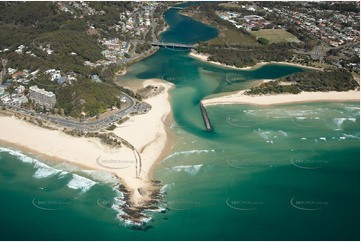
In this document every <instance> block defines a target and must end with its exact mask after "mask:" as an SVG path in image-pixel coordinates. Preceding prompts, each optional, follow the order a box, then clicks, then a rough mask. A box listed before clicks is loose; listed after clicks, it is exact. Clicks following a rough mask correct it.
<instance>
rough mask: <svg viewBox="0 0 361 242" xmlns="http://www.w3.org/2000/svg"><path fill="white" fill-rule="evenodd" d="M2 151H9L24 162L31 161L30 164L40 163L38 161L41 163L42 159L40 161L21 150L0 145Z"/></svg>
mask: <svg viewBox="0 0 361 242" xmlns="http://www.w3.org/2000/svg"><path fill="white" fill-rule="evenodd" d="M0 152H6V153H9V154H10V155H12V156H16V157H17V158H18V159H19V160H21V161H22V162H24V163H30V164H35V163H38V162H39V163H40V161H38V160H36V159H34V158H31V157H29V156H26V155H24V154H23V153H21V152H20V151H16V150H11V149H8V148H2V147H0Z"/></svg>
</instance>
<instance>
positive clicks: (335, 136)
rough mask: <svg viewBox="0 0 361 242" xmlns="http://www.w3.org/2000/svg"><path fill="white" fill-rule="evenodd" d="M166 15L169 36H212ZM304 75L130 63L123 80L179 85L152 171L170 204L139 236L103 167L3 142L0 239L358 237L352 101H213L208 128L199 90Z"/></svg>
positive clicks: (174, 61) (193, 63)
mask: <svg viewBox="0 0 361 242" xmlns="http://www.w3.org/2000/svg"><path fill="white" fill-rule="evenodd" d="M165 19H166V21H167V22H168V23H169V24H170V25H171V28H170V29H169V31H167V32H165V33H164V34H163V38H164V39H165V40H167V41H177V40H179V41H180V42H185V43H194V42H196V41H198V40H206V39H208V38H213V37H214V36H215V34H216V33H217V32H216V30H215V29H212V28H210V27H208V26H205V25H203V24H201V23H197V22H195V21H193V20H192V19H190V18H187V17H182V16H180V15H178V13H177V11H176V10H169V11H168V12H167V13H166V15H165ZM195 23H196V24H197V25H196V28H197V29H196V31H195V32H196V34H197V35H191V33H192V31H194V29H192V28H193V26H194V24H195ZM182 33H187V34H182ZM300 71H304V70H303V69H301V68H298V67H292V66H285V65H267V66H264V67H262V68H259V69H257V70H253V71H237V70H232V69H228V68H221V67H217V66H214V65H210V64H207V63H203V62H200V61H198V60H195V59H192V58H190V57H188V53H187V52H185V51H173V50H168V49H161V50H160V51H158V52H157V53H156V54H155V55H153V56H151V57H149V58H147V59H145V60H143V61H141V62H139V63H137V64H135V65H132V66H131V67H130V68H129V70H128V74H127V75H126V76H124V77H122V78H121V80H120V81H119V82H124V83H132V82H139V81H142V80H144V79H147V78H162V79H164V80H166V81H169V82H172V83H174V84H175V88H173V89H172V90H171V92H170V94H171V104H172V111H173V118H174V120H175V122H173V121H172V120H165V121H164V122H165V124H166V126H167V128H168V130H169V131H170V132H171V133H172V134H173V135H174V136H175V137H176V143H175V145H174V147H173V149H172V152H171V154H170V155H169V156H168V157H167V158H166V159H164V160H163V161H161V162H160V164H159V166H158V167H157V169H156V171H155V174H154V177H155V179H158V180H161V181H162V183H163V184H165V186H164V187H163V188H162V189H163V191H164V192H165V193H166V196H165V202H166V203H167V205H166V206H167V207H168V209H169V210H167V212H166V213H153V214H152V217H153V220H152V221H150V222H149V223H148V228H147V230H146V231H139V230H135V229H132V228H131V227H129V226H125V225H124V224H122V223H120V222H119V221H118V220H116V218H115V217H116V213H117V211H114V210H113V209H111V205H112V204H113V203H116V202H117V201H115V200H114V197H116V196H119V194H118V195H117V194H116V192H115V191H114V190H113V189H112V187H111V186H110V185H107V184H104V183H101V182H95V181H96V180H97V179H95V177H99V174H98V176H96V174H93V175H91V174H89V173H87V172H86V171H85V172H84V171H74V172H72V173H66V172H62V170H64V167H62V166H57V167H55V168H57V169H58V170H54V169H52V168H50V167H44V166H43V165H41V163H39V162H38V161H37V160H34V159H31V158H29V157H28V156H25V155H22V154H20V153H15V152H12V151H10V150H7V149H1V150H0V194H1V199H0V213H1V215H2V216H0V222H1V224H2V226H1V229H0V239H1V240H358V239H359V214H360V211H359V204H360V201H359V195H360V194H359V190H360V187H359V178H360V176H359V170H360V165H359V164H360V158H359V154H360V128H359V124H360V105H359V103H354V102H349V103H307V104H287V105H275V106H267V107H260V106H252V105H220V106H212V107H207V111H208V114H209V117H210V119H211V122H212V126H213V128H214V130H213V132H211V133H209V132H205V131H204V124H203V120H202V117H201V116H200V111H199V106H198V103H199V101H200V100H201V99H203V98H204V97H206V96H208V95H216V94H217V93H219V92H229V91H235V90H240V89H244V88H247V87H249V86H251V85H254V84H256V83H258V82H257V80H259V79H267V78H277V77H282V76H286V75H289V74H291V73H295V72H300ZM30 155H31V154H30ZM34 158H37V157H34ZM67 170H69V168H68V169H67ZM74 174H78V175H79V176H76V175H74Z"/></svg>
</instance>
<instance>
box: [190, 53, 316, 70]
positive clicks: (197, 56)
mask: <svg viewBox="0 0 361 242" xmlns="http://www.w3.org/2000/svg"><path fill="white" fill-rule="evenodd" d="M189 56H191V57H193V58H195V59H198V60H201V61H205V62H208V63H211V64H213V65H217V66H222V67H227V68H231V69H236V70H255V69H258V68H260V67H262V66H264V65H268V64H282V65H291V66H298V67H302V68H307V69H312V70H317V71H323V68H317V67H312V66H304V65H301V64H297V63H289V62H282V61H281V62H276V61H270V62H259V63H257V64H256V65H254V66H246V67H236V66H229V65H226V64H223V63H220V62H216V61H209V60H208V57H209V56H208V55H205V54H200V53H194V51H191V52H189Z"/></svg>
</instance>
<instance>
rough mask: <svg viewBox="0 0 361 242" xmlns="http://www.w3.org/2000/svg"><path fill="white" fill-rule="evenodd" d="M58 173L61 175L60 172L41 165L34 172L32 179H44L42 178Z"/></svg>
mask: <svg viewBox="0 0 361 242" xmlns="http://www.w3.org/2000/svg"><path fill="white" fill-rule="evenodd" d="M59 173H61V170H58V169H55V168H52V167H49V166H47V165H42V166H40V167H39V168H38V169H37V170H36V172H35V174H34V175H33V177H34V178H37V179H44V178H48V177H52V176H55V175H57V174H59Z"/></svg>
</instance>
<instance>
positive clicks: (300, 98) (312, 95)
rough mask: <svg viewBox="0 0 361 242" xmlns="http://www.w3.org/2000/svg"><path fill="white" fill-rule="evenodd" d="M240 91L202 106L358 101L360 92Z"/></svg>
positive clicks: (206, 102) (204, 103)
mask: <svg viewBox="0 0 361 242" xmlns="http://www.w3.org/2000/svg"><path fill="white" fill-rule="evenodd" d="M245 91H246V90H242V91H239V92H236V93H233V94H229V95H225V96H222V97H215V98H211V99H205V100H203V101H202V103H203V105H205V106H210V105H218V104H255V105H272V104H284V103H297V102H318V101H359V100H360V91H347V92H336V91H332V92H301V93H299V94H275V95H256V96H251V95H245V94H244V92H245Z"/></svg>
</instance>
